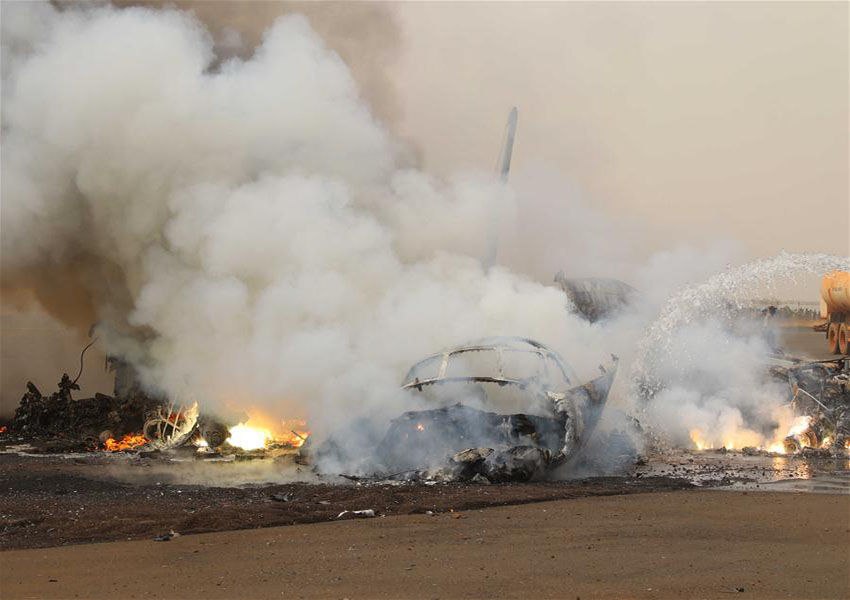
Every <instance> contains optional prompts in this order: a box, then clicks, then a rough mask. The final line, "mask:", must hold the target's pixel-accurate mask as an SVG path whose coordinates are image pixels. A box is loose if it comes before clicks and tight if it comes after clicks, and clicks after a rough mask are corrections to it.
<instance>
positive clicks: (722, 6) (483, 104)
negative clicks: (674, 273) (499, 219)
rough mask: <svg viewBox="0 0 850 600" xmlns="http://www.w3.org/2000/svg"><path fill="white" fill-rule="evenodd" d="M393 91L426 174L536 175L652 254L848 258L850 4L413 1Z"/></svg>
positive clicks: (406, 7)
mask: <svg viewBox="0 0 850 600" xmlns="http://www.w3.org/2000/svg"><path fill="white" fill-rule="evenodd" d="M393 7H394V11H395V14H396V16H397V19H398V22H399V23H400V25H401V27H402V35H401V39H402V44H403V47H402V49H401V52H400V54H399V55H398V59H397V61H396V62H395V63H394V64H393V65H392V66H391V68H392V73H393V75H392V77H391V80H392V81H393V82H394V84H395V86H396V90H397V93H398V94H399V104H400V106H401V107H402V111H401V112H402V115H403V117H402V119H401V125H400V130H401V131H402V132H403V134H404V135H405V136H407V137H409V138H410V139H413V140H415V142H416V143H417V145H418V147H419V148H420V149H421V152H422V156H423V158H424V161H425V163H426V165H427V167H428V168H430V169H432V170H435V171H437V172H440V173H449V172H451V171H453V170H456V169H459V168H480V169H487V168H493V167H492V165H495V162H496V157H497V155H498V149H499V144H500V141H501V136H502V131H503V128H504V123H505V118H506V116H507V113H508V110H509V109H510V107H511V106H512V105H516V106H518V107H519V111H520V119H519V122H520V124H519V132H518V136H517V142H516V147H515V150H514V169H515V170H516V171H522V170H523V169H525V168H528V167H530V166H533V165H536V164H544V165H546V166H547V167H551V168H553V169H555V170H557V171H559V172H560V173H563V174H564V175H565V176H567V177H569V178H570V179H571V181H572V182H573V184H574V185H575V186H577V187H578V189H580V190H581V192H582V194H583V196H584V197H586V198H587V199H589V201H590V202H591V203H592V204H593V205H594V206H596V207H597V208H598V209H599V210H601V211H603V212H604V213H605V214H606V215H608V216H609V217H611V218H612V219H618V220H621V221H624V222H627V223H631V226H632V227H639V228H644V229H646V230H647V232H648V233H649V234H650V235H647V236H646V239H645V240H644V242H643V248H642V251H643V252H646V253H651V252H652V251H655V250H658V249H659V248H662V247H664V246H665V245H670V244H676V243H680V242H688V241H692V240H697V241H699V240H705V239H717V238H721V237H726V238H729V239H732V240H735V241H736V242H739V243H741V244H743V246H744V253H745V255H746V256H748V257H756V256H770V255H773V254H776V253H777V252H779V251H780V250H782V249H785V250H788V251H801V252H810V251H818V252H827V253H833V254H839V255H845V256H846V255H848V254H850V193H848V184H849V182H850V179H849V177H848V176H849V175H850V170H849V169H848V165H849V164H850V154H848V146H849V145H850V142H849V141H848V140H850V125H848V111H850V108H848V107H850V97H848V89H850V87H849V86H850V82H849V81H848V72H850V70H849V69H848V60H850V59H849V58H848V57H850V48H849V47H848V39H850V38H848V7H850V5H848V4H847V3H841V2H835V3H807V2H781V3H780V2H755V3H747V2H719V3H703V2H693V3H691V2H674V3H668V2H634V3H584V2H575V3H518V2H509V3H490V2H481V3H477V2H471V3H403V4H396V5H393Z"/></svg>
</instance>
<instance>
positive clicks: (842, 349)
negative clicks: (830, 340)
mask: <svg viewBox="0 0 850 600" xmlns="http://www.w3.org/2000/svg"><path fill="white" fill-rule="evenodd" d="M848 335H850V331H848V328H847V323H842V324H841V325H840V326H839V327H838V353H839V354H850V348H848V343H847V336H848Z"/></svg>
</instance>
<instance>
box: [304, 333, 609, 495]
mask: <svg viewBox="0 0 850 600" xmlns="http://www.w3.org/2000/svg"><path fill="white" fill-rule="evenodd" d="M613 358H614V364H613V365H612V367H610V368H607V369H606V368H604V367H601V366H600V370H601V371H602V374H601V376H600V377H598V378H596V379H594V380H592V381H590V382H587V383H585V384H580V383H579V382H578V377H577V376H576V374H575V373H574V372H573V371H572V369H570V368H569V367H568V366H567V365H566V364H565V363H564V362H563V360H562V359H561V357H560V356H559V355H558V354H557V353H556V352H555V351H554V350H552V349H550V348H548V347H546V346H545V345H543V344H541V343H539V342H536V341H534V340H529V339H525V338H490V339H485V340H481V341H478V342H475V343H470V344H464V345H461V346H458V347H456V348H452V349H449V350H446V351H444V352H440V353H437V354H434V355H432V356H428V357H426V358H424V359H422V360H421V361H419V362H417V363H416V364H414V365H413V367H412V368H411V369H410V370H409V372H408V374H407V376H406V377H405V379H404V382H403V383H402V389H403V390H405V391H406V392H407V393H408V394H410V395H411V396H412V400H413V401H415V402H416V403H418V404H421V403H423V402H424V403H425V404H426V405H428V406H429V408H427V409H425V410H417V411H408V412H405V413H404V414H402V415H401V416H399V417H397V418H395V419H393V420H392V421H391V422H390V424H389V427H388V429H387V431H386V433H385V434H384V435H383V437H382V438H381V439H380V440H379V441H378V442H377V444H376V446H375V450H374V462H375V469H374V470H375V471H376V472H378V473H384V474H405V477H407V478H427V479H444V480H467V479H471V478H473V477H475V476H480V477H485V478H487V479H488V480H489V481H527V480H530V479H538V478H541V477H543V476H544V475H545V474H546V473H547V472H548V471H550V470H551V469H553V468H555V467H557V466H559V465H562V464H565V463H566V462H568V461H569V460H570V459H572V458H573V456H575V455H576V454H577V452H578V451H579V450H580V449H581V447H582V446H583V445H584V443H585V441H586V440H587V438H588V436H589V435H590V433H591V432H592V430H593V428H594V427H595V426H596V423H597V422H598V420H599V417H600V416H601V414H602V410H603V408H604V405H605V401H606V399H607V397H608V392H609V390H610V387H611V384H612V382H613V379H614V375H615V373H616V357H613ZM338 450H339V443H338V441H336V440H334V438H333V436H332V437H331V439H329V440H328V441H327V442H326V443H325V444H324V445H323V447H320V448H318V449H316V453H315V458H317V459H318V461H319V462H320V463H321V459H322V456H323V455H324V456H325V457H327V456H328V455H330V454H335V453H337V452H338ZM308 452H310V449H309V448H305V454H306V453H308ZM331 462H334V463H336V462H339V463H344V462H345V461H344V460H338V457H332V459H331Z"/></svg>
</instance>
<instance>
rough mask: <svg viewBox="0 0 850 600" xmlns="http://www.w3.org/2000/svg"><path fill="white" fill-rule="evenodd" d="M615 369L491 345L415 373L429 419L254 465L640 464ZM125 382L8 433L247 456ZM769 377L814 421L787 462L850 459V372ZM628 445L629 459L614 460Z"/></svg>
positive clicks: (458, 475)
mask: <svg viewBox="0 0 850 600" xmlns="http://www.w3.org/2000/svg"><path fill="white" fill-rule="evenodd" d="M612 358H613V362H612V364H611V365H609V366H601V365H600V374H599V376H598V377H596V378H594V379H592V380H591V381H585V382H582V381H579V379H578V377H577V376H576V374H575V373H574V371H573V370H572V369H571V368H570V367H569V365H567V364H566V363H565V362H564V361H563V360H562V359H561V357H560V356H559V355H558V354H557V353H556V352H555V351H554V350H552V349H550V348H548V347H547V346H545V345H543V344H541V343H539V342H536V341H534V340H530V339H525V338H490V339H485V340H481V341H478V342H474V343H468V344H463V345H461V346H458V347H455V348H451V349H448V350H445V351H442V352H439V353H436V354H434V355H431V356H428V357H426V358H424V359H422V360H420V361H418V362H417V363H415V364H414V365H413V366H412V367H411V368H410V370H409V372H408V373H407V376H406V377H405V378H404V380H403V382H402V385H401V391H402V395H403V396H404V397H405V398H406V399H407V400H409V401H410V402H409V404H408V407H412V406H415V407H417V410H407V411H406V412H403V413H402V414H400V415H398V416H397V417H395V418H392V419H390V420H389V422H385V423H384V425H383V426H380V425H379V426H377V427H376V422H375V420H369V422H368V423H365V422H359V421H357V420H356V419H352V420H351V422H350V423H349V424H348V428H347V429H346V430H344V431H338V432H331V433H330V435H329V436H328V437H326V438H325V439H324V440H323V441H322V442H321V443H315V440H314V439H313V438H306V436H302V435H300V434H297V433H295V434H294V436H295V435H297V437H298V439H296V440H295V443H292V442H287V443H284V444H280V443H278V444H277V445H274V444H275V443H274V442H273V443H272V444H269V443H266V444H265V445H264V446H261V447H259V448H257V449H256V450H254V451H251V454H252V456H253V457H259V458H263V457H272V456H273V453H271V451H272V450H275V449H281V448H284V447H285V448H286V449H287V450H286V452H287V454H286V456H288V457H290V459H293V460H294V461H295V462H297V463H298V464H300V465H305V466H310V467H311V468H312V469H313V470H315V471H317V472H322V473H325V474H328V475H337V474H343V476H349V477H351V478H355V479H358V478H366V479H370V480H382V479H396V480H399V479H401V480H407V481H417V480H429V481H478V482H484V481H486V482H505V481H531V480H539V479H545V478H553V477H558V476H559V474H560V473H563V472H564V471H562V470H561V469H569V468H572V467H574V466H576V465H577V464H579V463H580V462H581V461H589V463H585V464H592V462H593V460H594V457H597V458H599V457H602V456H603V455H606V454H607V455H611V454H612V453H617V452H620V453H621V454H622V455H623V456H626V455H628V456H629V457H630V460H631V461H632V462H631V463H630V464H633V463H634V458H635V456H636V449H635V447H634V445H633V444H632V437H633V436H644V435H645V434H646V432H643V431H642V430H641V428H640V425H639V424H638V423H637V421H636V420H634V419H631V420H630V421H629V420H628V418H626V419H625V420H624V423H626V421H628V422H627V423H626V425H625V426H624V428H623V429H622V430H621V431H615V432H613V434H612V433H611V432H607V433H605V434H604V435H602V434H600V432H596V434H595V435H594V430H595V429H596V428H597V424H598V422H599V420H600V417H601V415H602V412H603V410H604V407H605V404H606V401H607V398H608V394H609V391H610V389H611V386H612V383H613V380H614V377H615V375H616V372H617V359H616V357H612ZM117 369H118V373H117V375H118V376H117V377H116V387H115V393H114V395H113V396H108V395H104V394H96V395H95V396H94V397H93V398H84V399H74V398H73V397H72V392H73V391H75V390H78V389H79V387H78V386H77V385H76V383H75V381H72V380H71V379H70V377H68V376H67V375H65V376H63V378H62V381H61V382H60V384H59V389H58V391H57V392H55V393H53V394H51V395H49V396H44V395H43V394H42V393H41V392H40V391H39V390H38V388H36V386H35V385H33V384H32V383H29V384H28V385H27V391H26V393H25V394H24V396H23V398H22V400H21V403H20V406H19V407H18V409H17V411H16V413H15V417H14V419H13V420H12V421H11V423H10V425H9V433H10V434H12V435H16V436H18V439H28V440H41V445H40V449H41V450H42V451H46V452H76V451H85V450H90V451H91V450H125V451H134V450H135V451H138V452H141V453H143V454H149V453H150V452H151V451H153V452H154V453H155V452H156V451H158V450H159V451H166V452H168V451H173V450H176V449H180V448H185V449H186V450H187V452H188V451H190V450H191V451H196V450H198V449H199V448H200V449H201V452H198V456H206V457H209V456H211V455H220V454H221V453H222V452H224V453H227V452H230V453H231V454H232V453H234V452H237V451H239V450H238V448H235V447H233V446H230V444H229V439H230V435H231V431H230V430H229V429H228V427H227V426H226V425H224V424H223V423H222V422H221V421H220V420H218V419H213V418H210V417H209V416H206V415H202V414H199V412H198V407H197V404H193V405H191V406H187V405H180V404H175V403H174V402H169V401H167V400H165V399H162V398H156V397H153V396H150V395H148V394H146V393H145V392H144V391H143V390H142V388H141V387H140V386H139V385H138V383H137V379H136V378H135V376H134V375H133V374H132V372H131V371H129V369H131V367H129V366H127V365H126V364H123V365H122V364H119V365H118V367H117ZM769 370H770V374H771V376H772V377H774V378H778V379H780V380H782V381H784V382H787V383H788V390H789V392H788V393H789V402H790V404H791V406H792V408H793V410H794V412H795V414H796V415H799V416H800V418H801V419H803V421H804V426H802V427H799V428H797V429H795V430H793V431H791V432H789V434H788V437H787V438H786V439H785V444H784V445H785V452H786V453H787V454H800V455H803V456H814V457H817V456H828V455H830V454H831V453H835V452H841V453H846V449H845V448H847V447H850V359H848V357H844V358H836V359H833V360H827V361H816V362H804V361H801V360H798V359H792V358H788V357H784V356H783V357H774V359H773V360H772V365H771V366H770V369H769ZM627 429H628V431H626V430H627ZM0 431H2V430H0ZM353 431H359V432H361V433H362V432H367V434H366V435H365V436H364V435H359V436H358V435H352V432H353ZM612 436H613V437H612ZM617 436H619V438H618V437H617ZM305 438H306V443H305ZM615 438H616V439H615ZM292 439H295V438H294V437H293V438H292ZM600 440H601V441H600ZM618 444H619V446H620V449H619V450H612V448H613V447H614V446H617V445H618ZM747 450H748V449H747V448H745V449H743V451H744V453H745V454H746V453H747ZM749 450H750V451H752V450H753V449H749ZM759 452H761V453H763V452H764V451H759ZM243 455H244V452H243ZM597 455H598V456H597ZM624 464H625V463H624Z"/></svg>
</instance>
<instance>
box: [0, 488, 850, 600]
mask: <svg viewBox="0 0 850 600" xmlns="http://www.w3.org/2000/svg"><path fill="white" fill-rule="evenodd" d="M848 508H850V506H848V498H847V497H846V496H830V495H817V494H788V493H763V492H762V493H749V494H748V493H742V492H730V491H704V490H700V491H696V490H691V491H678V492H670V493H652V494H634V495H627V496H611V497H604V498H599V497H596V498H576V499H572V500H558V501H553V502H544V503H536V504H526V505H522V506H509V507H498V508H489V509H485V510H466V511H461V512H455V513H448V514H446V513H444V514H439V515H436V516H428V515H424V514H419V515H404V516H394V517H385V518H380V517H378V518H374V519H362V520H357V521H344V522H332V523H322V524H314V525H296V526H293V527H280V528H278V527H275V528H266V529H256V530H251V531H231V532H221V533H212V534H204V535H194V536H180V537H177V538H174V539H173V540H171V541H169V542H154V541H150V540H142V541H136V542H119V543H104V544H89V545H84V546H75V547H71V548H48V549H32V550H12V551H7V552H3V553H2V554H0V560H2V561H3V569H2V576H0V582H1V583H2V591H3V594H2V595H3V597H4V598H8V599H12V598H116V597H122V598H141V597H145V598H204V599H205V600H211V599H215V598H235V597H242V598H352V599H353V598H493V597H500V598H571V599H572V598H727V597H729V595H730V594H731V595H732V596H736V595H739V596H740V597H742V598H753V597H755V598H784V597H794V598H847V597H850V579H848V578H850V575H848V574H850V557H849V556H848V552H847V542H848V536H850V522H848V519H850V511H848Z"/></svg>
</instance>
